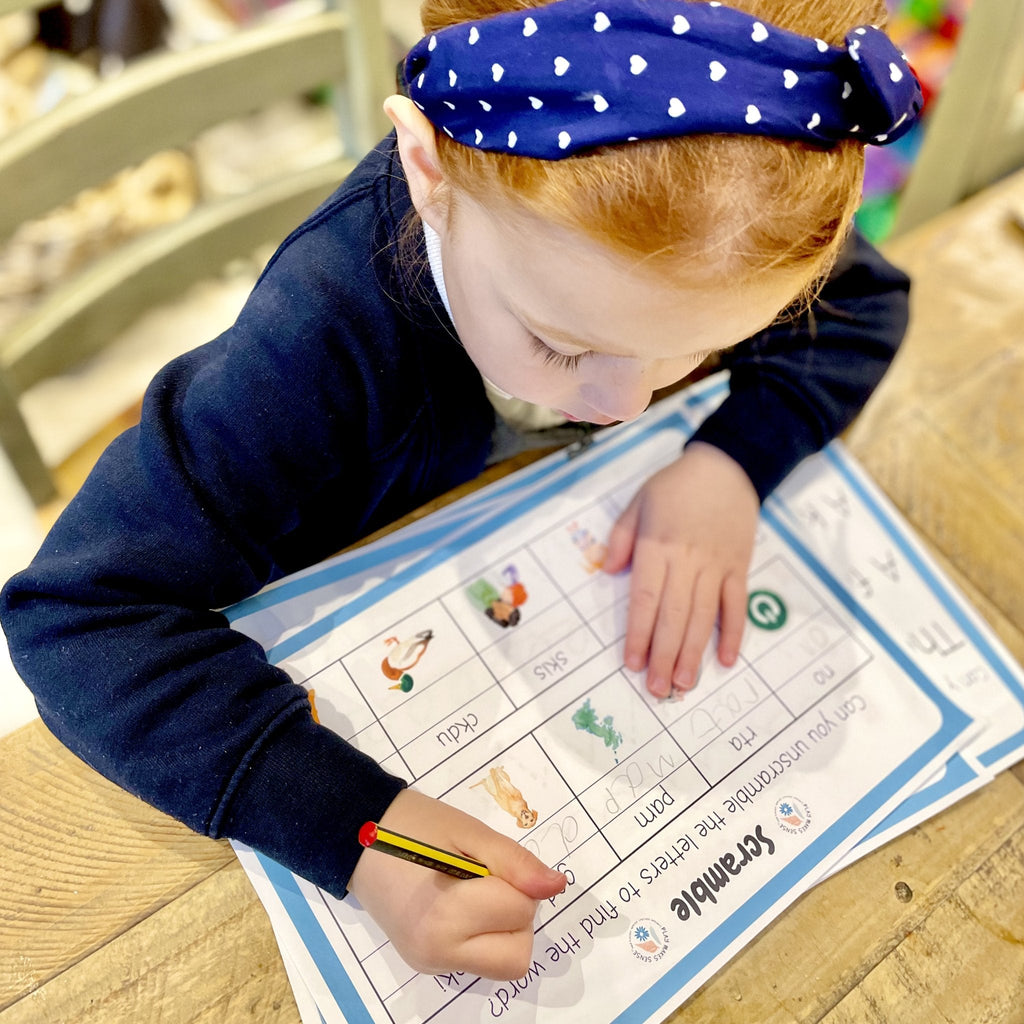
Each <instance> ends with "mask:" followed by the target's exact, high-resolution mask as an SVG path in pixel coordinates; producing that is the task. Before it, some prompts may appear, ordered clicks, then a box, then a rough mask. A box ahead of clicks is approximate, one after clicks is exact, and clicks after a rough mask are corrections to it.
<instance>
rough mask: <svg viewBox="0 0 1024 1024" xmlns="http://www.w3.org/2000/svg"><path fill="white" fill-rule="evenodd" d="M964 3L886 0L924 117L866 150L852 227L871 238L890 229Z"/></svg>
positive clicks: (966, 5) (961, 19)
mask: <svg viewBox="0 0 1024 1024" xmlns="http://www.w3.org/2000/svg"><path fill="white" fill-rule="evenodd" d="M970 5H971V0H888V7H889V23H888V26H887V28H888V32H889V35H890V36H892V38H893V40H894V41H895V43H896V45H897V46H899V47H900V48H901V49H902V50H903V52H904V53H906V55H907V56H908V57H909V59H910V63H911V66H912V67H913V68H914V71H915V73H916V74H917V77H918V78H919V79H920V81H921V88H922V90H923V92H924V116H923V117H922V119H921V120H920V121H919V122H918V123H917V125H916V126H915V127H914V129H913V130H912V131H910V132H908V133H907V134H906V135H905V136H904V137H903V138H902V139H900V140H899V142H896V143H894V144H893V145H891V146H885V147H881V146H869V147H868V149H867V154H866V161H865V168H864V200H863V202H862V203H861V208H860V210H859V211H858V212H857V226H858V227H859V228H860V230H861V231H862V232H863V233H864V234H865V235H866V236H867V237H868V238H869V239H871V241H873V242H880V241H882V240H883V239H885V238H886V236H887V235H888V234H889V232H890V230H891V229H892V225H893V221H894V220H895V217H896V208H897V206H898V204H899V194H900V191H901V189H902V188H903V185H904V184H905V182H906V180H907V178H908V177H909V175H910V169H911V167H912V166H913V163H914V160H915V158H916V157H917V152H918V150H919V149H920V147H921V140H922V138H923V135H924V132H926V131H927V130H928V112H929V110H930V108H931V105H932V103H933V102H934V100H935V97H936V96H937V94H938V93H939V91H940V90H941V88H942V83H943V82H944V81H945V79H946V75H947V74H948V72H949V68H950V66H951V64H952V63H953V56H954V54H955V53H956V40H957V36H958V35H959V33H960V29H961V27H962V25H963V23H964V19H965V18H966V17H967V12H968V10H969V8H970Z"/></svg>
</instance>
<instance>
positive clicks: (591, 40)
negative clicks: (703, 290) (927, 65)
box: [404, 0, 922, 160]
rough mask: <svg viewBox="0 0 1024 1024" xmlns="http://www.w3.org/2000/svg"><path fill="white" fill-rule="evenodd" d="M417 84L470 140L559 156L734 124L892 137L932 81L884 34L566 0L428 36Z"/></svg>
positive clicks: (807, 137) (419, 53)
mask: <svg viewBox="0 0 1024 1024" xmlns="http://www.w3.org/2000/svg"><path fill="white" fill-rule="evenodd" d="M404 74H405V80H406V86H407V88H408V92H409V96H410V97H411V98H412V99H413V101H414V102H415V103H416V105H417V106H418V107H419V108H420V109H421V110H422V111H423V112H424V114H425V115H426V116H427V118H428V119H429V120H430V122H431V123H432V124H433V125H435V126H436V127H438V128H440V129H442V130H443V131H445V132H446V133H447V134H448V135H449V136H451V137H452V138H453V139H455V140H457V141H458V142H461V143H463V144H464V145H467V146H475V147H477V148H479V149H485V150H491V151H500V152H507V153H518V154H521V155H523V156H533V157H541V158H543V159H547V160H557V159H560V158H561V157H565V156H569V155H570V154H572V153H576V152H579V151H580V150H585V149H589V148H591V147H593V146H601V145H606V144H610V143H619V142H626V141H633V140H635V139H644V138H655V137H660V136H670V135H693V134H699V133H705V132H728V133H738V134H743V135H766V136H771V137H773V138H782V139H797V140H801V141H804V142H809V143H812V144H814V145H817V146H822V147H830V146H833V145H834V144H835V143H836V142H838V141H840V140H841V139H847V138H854V139H857V140H859V141H861V142H871V143H879V144H881V143H886V142H893V141H895V140H896V139H897V138H899V137H900V136H901V135H902V134H903V133H904V132H906V131H907V129H908V128H909V127H910V126H911V124H912V123H913V121H914V119H915V117H916V116H917V113H918V112H919V110H920V109H921V103H922V98H921V89H920V86H919V84H918V82H917V79H916V78H915V76H914V74H913V72H912V71H911V70H910V66H909V65H908V64H907V61H906V58H905V57H904V56H903V54H902V53H901V52H900V51H899V50H898V49H897V48H896V47H895V46H894V45H893V43H892V42H891V40H890V39H889V37H888V36H887V35H885V33H884V32H882V31H880V30H879V29H877V28H872V27H870V26H864V27H861V28H855V29H853V31H851V32H850V33H849V35H847V37H846V46H845V47H834V46H829V45H828V44H826V43H824V42H823V41H822V40H820V39H812V38H810V37H808V36H801V35H797V34H796V33H793V32H788V31H785V30H783V29H780V28H776V27H775V26H774V25H771V24H769V23H767V22H764V21H759V20H758V19H756V18H754V17H752V16H751V15H749V14H746V13H744V12H742V11H738V10H736V9H735V8H731V7H726V6H724V5H722V4H718V3H692V2H688V0H556V2H555V3H551V4H548V5H546V6H544V7H536V8H532V9H530V10H527V11H514V12H506V13H503V14H498V15H495V16H494V17H491V18H485V19H482V20H480V21H469V22H464V23H461V24H458V25H453V26H451V27H449V28H446V29H443V30H442V31H440V32H436V33H434V34H433V35H430V36H428V37H426V38H425V39H422V40H420V42H418V43H417V44H416V46H414V47H413V49H412V50H411V51H410V52H409V54H408V56H407V57H406V58H405V62H404Z"/></svg>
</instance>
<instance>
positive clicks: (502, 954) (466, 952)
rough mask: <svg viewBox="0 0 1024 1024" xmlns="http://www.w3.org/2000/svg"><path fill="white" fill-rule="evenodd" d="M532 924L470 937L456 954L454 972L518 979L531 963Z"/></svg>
mask: <svg viewBox="0 0 1024 1024" xmlns="http://www.w3.org/2000/svg"><path fill="white" fill-rule="evenodd" d="M533 939H534V934H533V923H532V921H531V923H530V925H529V926H528V927H526V928H521V929H518V930H515V931H507V932H487V933H484V934H480V935H471V936H470V937H469V938H468V939H466V940H465V942H463V943H462V944H461V945H460V947H459V949H458V950H457V951H456V958H457V961H458V962H457V963H456V964H455V965H454V969H455V970H463V971H466V972H467V973H468V974H479V975H481V976H482V977H484V978H493V979H494V980H495V981H512V980H514V979H515V978H521V977H523V975H524V974H526V972H527V971H528V970H529V969H530V965H531V963H532V962H533Z"/></svg>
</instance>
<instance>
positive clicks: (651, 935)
mask: <svg viewBox="0 0 1024 1024" xmlns="http://www.w3.org/2000/svg"><path fill="white" fill-rule="evenodd" d="M629 944H630V947H631V948H632V950H633V956H635V957H636V958H637V960H640V961H642V962H643V963H645V964H654V963H657V962H658V961H659V960H660V959H661V958H662V957H663V956H664V955H665V954H666V953H667V952H668V932H667V931H666V930H665V928H664V927H663V926H662V925H661V924H659V923H658V922H657V921H655V920H654V919H653V918H650V917H641V918H640V919H639V920H636V921H634V922H633V923H632V924H631V925H630V927H629Z"/></svg>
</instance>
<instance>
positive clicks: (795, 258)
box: [420, 0, 885, 280]
mask: <svg viewBox="0 0 1024 1024" xmlns="http://www.w3.org/2000/svg"><path fill="white" fill-rule="evenodd" d="M539 5H540V4H539V3H538V2H534V0H423V3H422V5H421V8H420V15H421V18H422V21H423V28H424V31H425V32H427V33H429V32H434V31H437V30H439V29H442V28H445V27H447V26H449V25H453V24H458V23H459V22H463V21H470V20H475V19H478V18H485V17H489V16H491V15H494V14H498V13H500V12H502V11H508V10H526V9H528V8H531V7H535V6H539ZM733 6H735V7H738V8H742V9H743V10H746V11H748V12H749V13H751V14H753V15H755V16H757V17H760V18H763V19H764V20H766V21H770V22H773V23H774V24H776V25H778V26H779V27H781V28H786V29H790V30H791V31H795V32H800V33H802V34H804V35H808V36H816V37H818V38H820V39H824V40H825V41H826V42H830V43H834V44H841V43H842V40H843V38H844V36H845V35H846V33H847V32H849V31H850V29H851V28H853V27H854V26H855V25H860V24H867V23H872V24H880V23H881V22H882V21H883V20H884V17H885V8H884V4H883V3H882V0H844V2H842V3H840V2H837V0H832V2H829V0H734V2H733ZM437 149H438V159H439V161H440V164H441V170H442V172H443V174H444V177H445V180H446V182H447V183H448V184H449V185H451V186H453V188H454V190H455V191H456V192H458V191H463V192H465V193H466V194H467V195H469V196H470V197H472V198H474V199H476V200H477V201H478V202H481V203H483V204H485V205H486V204H487V203H493V202H494V200H495V199H496V198H497V199H500V200H504V201H507V202H510V203H512V204H513V206H515V207H518V208H520V209H525V210H526V211H527V212H529V213H532V214H534V215H536V216H538V217H540V218H542V219H544V220H546V221H550V222H553V223H556V224H559V225H561V226H563V227H565V228H568V229H570V230H572V231H577V232H581V233H583V234H584V235H586V236H588V237H590V238H591V239H593V240H595V241H597V242H599V243H601V244H603V245H605V246H607V247H609V248H610V249H612V250H613V251H615V252H617V253H619V254H621V255H624V256H626V257H627V258H633V259H641V260H643V261H644V262H646V263H648V264H650V265H651V266H652V267H653V268H655V269H657V270H660V271H662V272H664V273H666V274H668V275H669V276H676V275H679V274H681V273H684V274H686V276H687V277H688V279H690V280H692V279H693V276H694V274H696V275H697V276H698V277H699V276H700V275H701V274H704V275H717V274H720V273H723V272H737V271H741V272H745V273H748V274H756V273H761V272H763V271H765V270H768V269H774V268H778V269H781V270H786V271H790V272H793V273H796V272H799V273H800V274H802V275H803V277H804V279H806V280H812V279H814V278H815V277H820V276H821V275H823V274H824V273H825V272H826V271H827V269H828V267H829V266H830V265H831V262H832V260H833V259H834V257H835V255H836V253H837V252H838V249H839V247H840V245H841V243H842V240H843V238H844V237H845V235H846V232H847V229H848V228H849V225H850V222H851V219H852V216H853V211H854V209H855V207H856V204H857V202H858V201H859V198H860V190H861V182H862V176H863V147H862V146H861V145H860V144H859V143H855V142H853V141H848V142H842V143H840V144H838V145H837V146H835V147H834V148H832V149H830V150H822V149H818V148H816V147H813V146H810V145H806V144H803V143H799V142H788V141H781V140H775V139H765V138H760V137H755V136H743V135H691V136H683V137H679V138H668V139H652V140H646V141H641V142H633V143H630V144H628V145H620V146H605V147H601V148H599V149H595V150H593V151H590V152H588V153H584V154H580V155H577V156H572V157H568V158H566V159H564V160H558V161H546V160H536V159H531V158H529V157H522V156H511V155H506V154H503V153H491V152H483V151H481V150H477V149H474V148H472V147H469V146H463V145H460V144H459V143H457V142H454V141H453V140H451V139H449V138H448V137H447V136H446V135H444V134H443V133H440V132H439V133H437Z"/></svg>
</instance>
